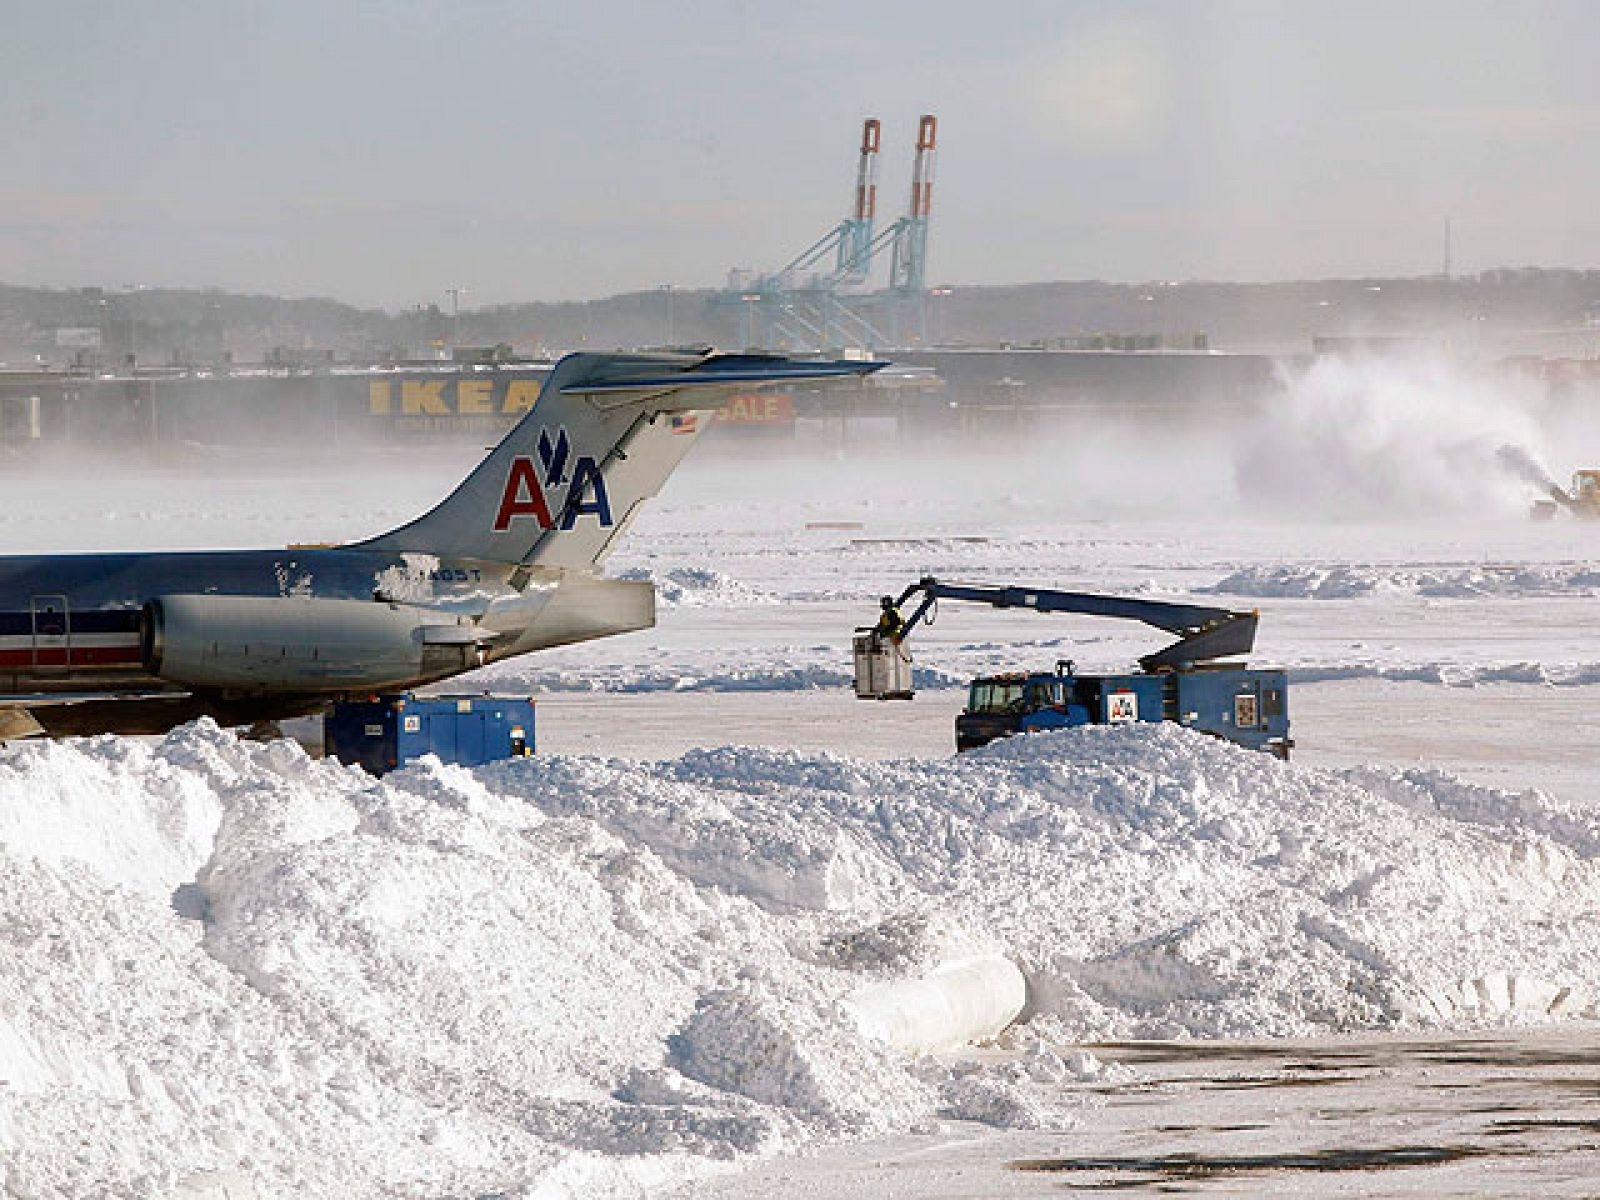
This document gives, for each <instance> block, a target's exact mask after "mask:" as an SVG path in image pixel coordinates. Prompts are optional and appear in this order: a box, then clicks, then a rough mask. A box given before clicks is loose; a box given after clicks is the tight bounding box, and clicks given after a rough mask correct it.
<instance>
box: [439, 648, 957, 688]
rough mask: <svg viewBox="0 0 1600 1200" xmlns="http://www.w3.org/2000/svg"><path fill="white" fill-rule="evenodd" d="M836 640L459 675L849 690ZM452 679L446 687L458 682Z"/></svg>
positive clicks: (480, 680)
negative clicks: (751, 650)
mask: <svg viewBox="0 0 1600 1200" xmlns="http://www.w3.org/2000/svg"><path fill="white" fill-rule="evenodd" d="M840 656H841V651H840V649H839V647H838V646H834V645H826V646H805V647H781V646H780V647H774V648H773V649H772V650H771V651H769V652H767V653H765V654H749V653H744V654H742V655H741V654H735V653H731V652H730V653H719V654H718V655H716V656H715V658H713V657H712V656H709V655H703V654H702V655H700V656H699V657H698V658H696V659H693V660H679V661H660V662H654V663H652V662H638V661H630V662H627V663H615V664H607V663H600V664H584V665H576V664H575V665H572V666H567V667H560V666H550V665H541V664H540V663H539V661H538V659H537V658H534V659H511V660H509V661H507V662H504V663H496V664H494V665H493V666H489V667H484V668H482V669H481V670H478V671H475V672H473V673H472V674H471V675H470V676H467V677H466V678H465V682H466V683H467V684H469V685H470V686H474V687H482V688H488V689H493V690H496V691H513V692H526V693H529V694H533V693H538V692H616V693H645V692H823V691H840V690H848V689H850V688H852V687H854V686H855V675H854V673H853V668H852V666H851V664H850V662H849V660H848V659H845V660H843V662H842V665H841V657H840ZM912 676H913V680H914V682H915V684H916V686H917V687H918V688H937V687H965V686H966V683H967V677H966V676H964V675H961V674H959V673H957V672H954V671H950V670H946V669H943V668H940V667H923V666H917V667H914V668H913V669H912ZM460 682H462V681H456V682H453V683H452V684H451V685H450V686H459V684H460Z"/></svg>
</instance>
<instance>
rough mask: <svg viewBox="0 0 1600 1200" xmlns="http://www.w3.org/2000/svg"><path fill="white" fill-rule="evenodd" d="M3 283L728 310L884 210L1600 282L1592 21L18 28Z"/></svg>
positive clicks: (942, 6) (1351, 11) (1366, 3)
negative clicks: (863, 212) (926, 184)
mask: <svg viewBox="0 0 1600 1200" xmlns="http://www.w3.org/2000/svg"><path fill="white" fill-rule="evenodd" d="M6 7H7V16H6V20H5V24H4V38H3V40H0V99H3V103H0V154H3V159H4V162H5V164H6V170H5V174H4V177H3V178H0V281H4V282H10V283H28V284H49V285H59V286H76V285H88V284H94V285H104V286H109V287H113V288H121V287H130V286H138V285H143V286H197V287H200V286H217V287H222V288H226V289H228V290H243V291H263V292H270V293H277V294H284V295H327V296H333V297H335V298H338V299H341V300H347V301H351V302H354V303H359V304H365V305H381V306H384V307H388V308H391V309H395V308H403V307H406V306H409V305H412V304H416V303H422V302H435V303H439V304H441V305H444V306H448V303H449V302H448V300H447V298H446V294H447V289H449V288H451V287H452V286H455V287H463V288H466V289H467V294H466V295H465V296H464V297H463V304H464V305H465V306H468V307H471V306H474V305H479V304H490V303H499V302H505V301H512V300H556V299H586V298H593V297H598V296H603V295H606V294H609V293H612V292H616V291H623V290H633V289H647V288H652V287H658V286H661V285H663V284H671V285H674V286H679V287H691V286H713V285H718V284H721V283H723V282H724V281H725V279H726V276H727V272H728V269H729V268H730V267H747V268H748V267H757V268H761V267H765V268H772V267H776V266H779V265H781V264H782V263H783V262H784V261H785V260H786V259H787V258H789V257H790V256H792V255H793V254H794V253H796V252H797V251H799V250H800V249H803V248H804V247H805V246H806V245H807V244H808V243H809V242H810V241H811V240H812V239H813V238H814V237H816V236H818V235H820V234H821V233H823V232H824V231H826V230H827V229H828V228H829V227H830V226H831V225H832V224H833V223H834V222H836V221H837V220H839V219H840V218H841V217H842V216H843V215H844V210H845V207H846V204H847V202H848V198H849V193H850V188H851V183H852V175H853V171H854V154H855V147H856V143H857V140H858V137H859V130H860V123H861V119H862V118H863V117H864V116H865V115H868V114H871V115H876V116H878V117H880V118H881V119H882V120H883V122H884V133H883V146H884V152H883V162H882V172H881V179H880V183H881V187H882V191H881V201H880V214H881V215H882V216H885V217H888V218H891V219H892V218H893V217H894V216H897V215H898V214H899V213H901V212H902V211H904V209H905V201H906V191H907V185H908V180H909V174H910V162H911V148H912V144H913V142H914V138H915V132H916V119H917V115H918V114H919V113H921V112H925V111H926V112H932V113H936V114H937V115H938V117H939V119H940V143H941V145H940V157H939V164H938V176H937V181H936V185H935V195H934V217H933V220H934V227H933V230H932V248H931V254H930V261H931V264H932V265H931V274H932V276H933V277H934V278H936V279H937V280H939V281H947V282H950V283H953V284H977V283H1006V282H1028V281H1039V280H1049V279H1087V278H1104V279H1113V280H1148V279H1189V278H1211V279H1247V280H1248V279H1282V278H1304V277H1315V276H1359V275H1369V274H1370V275H1379V274H1426V273H1430V272H1434V271H1437V270H1438V269H1439V267H1440V264H1441V257H1442V245H1443V226H1444V222H1445V220H1446V218H1449V219H1450V220H1451V222H1452V226H1453V230H1454V244H1455V265H1456V267H1457V269H1459V270H1464V271H1473V270H1478V269H1482V268H1484V267H1490V266H1502V265H1525V264H1534V265H1544V266H1580V267H1594V266H1600V154H1597V153H1596V152H1595V146H1596V142H1592V141H1591V140H1590V139H1591V138H1597V135H1600V71H1596V70H1595V69H1594V64H1595V62H1596V61H1597V60H1600V4H1596V3H1591V2H1590V0H1561V2H1540V0H1387V2H1374V0H1278V2H1272V0H1122V2H1112V0H1015V2H1010V0H995V2H993V3H988V4H980V3H974V0H923V2H921V3H902V2H900V0H884V2H879V3H862V2H861V0H817V2H802V0H791V2H789V3H765V2H760V0H684V2H683V3H679V4H660V3H649V2H647V0H632V2H629V0H579V2H574V3H565V2H560V3H558V2H544V3H535V2H532V0H523V2H521V3H513V2H509V0H451V2H444V0H437V2H434V3H399V2H386V3H354V2H350V0H341V2H335V3H313V2H309V0H279V2H277V3H272V2H269V0H261V2H258V3H245V2H242V0H211V2H208V3H199V2H197V0H188V2H184V0H142V2H141V3H139V4H137V5H135V4H130V3H125V2H124V3H110V2H106V0H97V2H89V0H86V2H84V3H75V4H53V5H47V4H22V3H12V4H10V5H7V6H6Z"/></svg>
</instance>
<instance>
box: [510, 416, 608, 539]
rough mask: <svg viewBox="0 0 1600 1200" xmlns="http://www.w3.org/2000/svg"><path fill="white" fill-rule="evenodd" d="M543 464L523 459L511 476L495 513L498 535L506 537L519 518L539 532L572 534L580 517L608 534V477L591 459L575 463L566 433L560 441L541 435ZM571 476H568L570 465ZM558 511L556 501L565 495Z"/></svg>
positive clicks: (513, 466)
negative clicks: (553, 504)
mask: <svg viewBox="0 0 1600 1200" xmlns="http://www.w3.org/2000/svg"><path fill="white" fill-rule="evenodd" d="M537 448H538V453H539V458H538V461H537V462H535V461H534V459H533V457H532V456H531V455H527V454H519V455H517V456H516V457H515V458H513V459H512V460H511V466H510V467H509V469H507V471H506V482H505V488H504V489H503V490H502V491H501V493H500V509H499V511H498V512H497V513H495V518H494V531H495V532H496V533H506V532H508V531H509V530H510V529H511V523H512V522H513V521H515V520H516V519H517V518H518V517H531V518H532V519H533V520H535V521H537V522H538V523H539V528H540V529H571V528H572V527H573V526H574V525H576V524H577V523H578V518H579V517H585V516H592V517H594V518H595V520H596V521H598V522H599V524H600V526H601V527H602V528H609V527H610V526H611V524H612V520H611V499H610V497H609V496H607V495H606V481H605V476H603V475H601V474H600V467H599V466H598V465H597V464H596V463H595V461H594V459H592V458H590V457H589V456H588V455H580V456H578V457H577V458H576V459H574V458H573V457H572V442H571V439H569V438H568V437H567V431H566V430H565V429H562V430H559V431H558V432H557V433H556V436H555V437H553V438H552V437H551V436H550V431H549V430H548V429H545V430H541V431H540V433H539V441H538V444H537ZM569 463H570V465H571V475H570V478H569V476H568V470H567V468H568V465H569ZM562 488H565V491H564V492H563V493H562V495H561V504H560V507H559V508H558V509H555V510H552V508H551V500H552V498H553V497H554V496H555V495H556V494H557V492H558V491H560V489H562Z"/></svg>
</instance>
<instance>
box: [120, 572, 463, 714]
mask: <svg viewBox="0 0 1600 1200" xmlns="http://www.w3.org/2000/svg"><path fill="white" fill-rule="evenodd" d="M488 636H489V635H487V634H486V633H485V631H483V630H481V629H480V628H479V627H478V626H477V625H474V624H473V623H471V622H470V621H468V620H466V619H464V618H457V617H453V616H451V615H450V614H448V613H441V612H438V611H436V610H433V609H426V608H418V607H415V606H411V605H404V604H392V603H387V602H383V601H375V600H334V599H325V598H318V597H311V596H211V595H191V596H161V597H158V598H156V599H154V600H151V601H149V602H148V603H147V604H146V605H145V606H144V611H143V613H142V615H141V618H140V654H141V656H142V658H143V660H144V667H145V669H146V670H147V671H149V672H150V673H151V674H152V675H155V676H157V677H159V678H161V679H165V680H168V681H169V682H172V683H178V684H182V685H184V686H185V687H192V688H204V689H220V690H224V691H243V692H251V691H257V690H262V691H278V692H283V691H303V692H307V693H319V692H344V691H363V690H372V689H378V688H384V687H392V686H402V685H409V684H413V683H416V682H419V681H422V680H427V679H442V678H444V677H446V676H449V675H454V674H457V673H458V672H461V671H465V670H470V669H471V668H473V667H475V666H477V665H478V664H479V663H480V662H481V661H482V652H481V644H482V643H483V642H484V641H486V640H487V637H488Z"/></svg>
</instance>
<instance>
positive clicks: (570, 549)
mask: <svg viewBox="0 0 1600 1200" xmlns="http://www.w3.org/2000/svg"><path fill="white" fill-rule="evenodd" d="M883 365H884V364H883V363H880V362H804V361H796V360H794V359H789V358H782V357H778V356H774V355H761V354H569V355H567V356H566V357H565V358H563V359H562V360H561V361H560V362H558V363H557V364H556V365H555V369H554V370H553V371H551V373H550V376H549V378H547V379H546V380H545V382H544V386H543V387H542V388H541V389H540V392H539V397H538V399H537V400H536V401H535V402H534V405H533V407H532V408H531V409H530V410H529V411H528V413H527V415H526V416H524V417H523V418H522V420H520V421H519V422H517V424H516V426H515V428H513V429H512V430H511V432H510V433H508V434H507V435H506V436H505V438H504V439H503V440H502V441H501V442H500V444H499V445H498V446H496V447H495V448H494V449H493V450H492V451H490V452H489V456H488V457H487V458H485V459H484V460H483V461H482V462H481V463H479V464H478V466H477V468H476V469H475V470H474V471H473V472H472V473H471V474H470V475H468V476H467V477H466V479H464V480H463V481H462V482H461V484H460V486H458V487H457V488H456V490H455V491H454V492H452V493H451V494H450V495H449V496H448V497H446V498H445V500H444V501H443V502H441V503H440V504H438V505H437V506H436V507H434V508H433V509H432V510H431V511H429V512H427V513H424V514H423V515H422V516H420V517H418V518H417V519H416V520H414V521H412V522H410V523H409V524H406V525H402V526H401V527H400V528H398V529H394V530H391V531H390V532H388V533H384V534H380V535H378V536H377V537H375V538H370V539H368V540H367V541H364V542H359V543H356V544H357V545H359V546H360V547H361V548H362V549H368V550H386V551H391V552H394V553H400V552H412V553H420V554H436V555H440V556H445V557H452V558H474V559H481V560H484V561H488V562H499V563H507V564H512V565H516V566H521V567H533V566H551V567H573V568H580V569H587V568H592V567H594V566H595V565H597V564H598V563H600V562H601V561H602V560H603V559H604V558H605V556H606V554H607V553H608V552H609V551H610V549H611V546H612V544H613V543H614V542H615V541H616V539H617V537H618V536H619V535H620V534H621V533H622V532H623V530H624V529H626V528H627V526H628V524H629V522H630V521H631V520H632V519H633V517H634V515H635V514H636V513H637V511H638V509H639V507H640V506H641V505H642V504H643V503H644V502H645V501H646V500H648V499H649V498H650V497H652V496H654V495H655V494H656V493H657V492H658V491H659V490H660V489H661V485H662V484H663V483H664V482H665V481H666V478H667V476H668V475H670V474H671V473H672V471H673V469H674V468H675V467H676V466H677V465H678V463H679V462H680V461H682V459H683V456H684V455H685V454H686V453H688V450H689V447H690V446H691V445H693V444H694V442H695V440H696V439H697V438H698V437H699V436H700V434H701V433H702V432H704V429H705V426H706V424H707V422H708V420H709V419H710V417H711V415H712V414H713V413H714V412H715V410H717V409H720V408H723V407H725V406H726V405H727V403H728V401H729V400H730V399H731V398H732V397H733V396H735V395H737V394H739V393H741V392H748V391H750V390H752V389H756V388H763V387H771V386H774V385H781V384H785V383H806V382H814V381H817V380H825V379H833V378H840V377H844V376H851V375H865V374H868V373H870V372H872V371H876V370H878V369H879V368H880V367H882V366H883Z"/></svg>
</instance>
